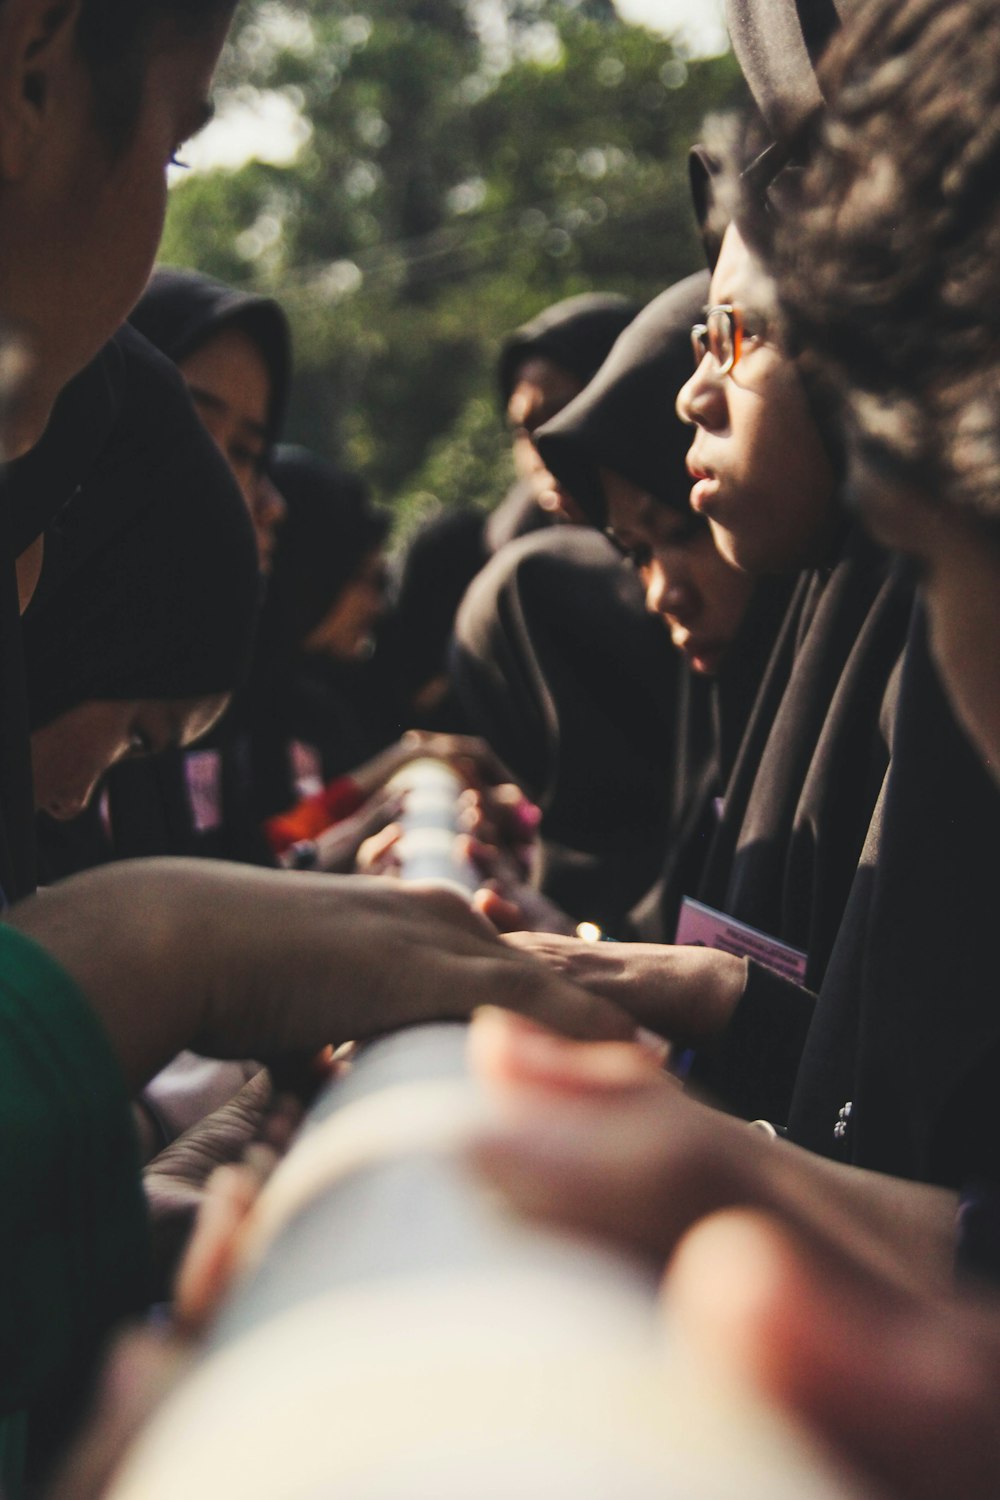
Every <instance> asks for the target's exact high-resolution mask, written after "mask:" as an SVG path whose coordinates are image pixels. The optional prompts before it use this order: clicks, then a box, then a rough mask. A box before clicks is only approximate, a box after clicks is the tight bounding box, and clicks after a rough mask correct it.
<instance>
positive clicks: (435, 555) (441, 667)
mask: <svg viewBox="0 0 1000 1500" xmlns="http://www.w3.org/2000/svg"><path fill="white" fill-rule="evenodd" d="M536 508H537V507H536ZM539 513H540V514H541V512H539ZM484 526H485V517H484V516H483V514H482V512H481V511H478V510H472V509H456V510H449V511H444V512H443V513H442V514H441V515H437V516H433V517H432V518H431V519H430V520H429V521H426V522H425V523H424V524H423V525H422V526H421V527H420V528H419V530H418V531H417V532H416V534H415V535H414V537H413V538H412V540H411V541H410V543H409V545H408V546H407V548H406V552H405V554H404V556H403V560H402V566H401V569H400V578H399V587H398V590H397V593H396V598H395V601H394V603H393V605H392V607H391V609H390V610H389V611H388V612H387V614H386V616H385V619H384V620H383V621H382V622H381V624H380V626H379V630H378V644H377V647H376V651H375V658H374V661H373V663H372V666H373V669H374V672H375V674H376V676H377V677H378V679H379V681H380V682H381V684H382V685H383V687H384V690H385V692H386V693H387V694H388V695H390V696H391V697H392V698H393V700H394V701H395V702H396V703H397V704H398V712H399V713H400V714H401V715H402V717H403V718H405V719H406V720H408V727H410V728H414V729H441V730H450V731H456V730H459V729H461V728H463V727H464V719H463V718H462V717H461V712H460V709H459V707H458V705H457V704H456V703H454V702H453V701H452V694H451V692H450V690H449V691H447V692H446V693H445V697H444V699H443V700H442V701H441V702H439V703H435V705H434V707H433V709H432V710H428V711H423V710H422V709H421V707H420V699H421V690H422V689H424V688H426V687H427V685H428V684H429V683H431V682H433V681H434V680H435V679H438V678H442V677H446V676H447V673H448V650H449V646H450V643H451V637H452V632H453V630H454V628H455V616H456V614H457V613H458V607H459V605H460V604H461V602H462V599H463V597H464V595H465V591H466V589H467V588H468V587H469V584H470V583H471V582H472V580H473V578H475V576H476V574H477V573H478V572H479V570H480V568H481V567H482V566H483V564H484V563H485V562H486V560H487V556H488V554H487V550H486V542H485V537H484Z"/></svg>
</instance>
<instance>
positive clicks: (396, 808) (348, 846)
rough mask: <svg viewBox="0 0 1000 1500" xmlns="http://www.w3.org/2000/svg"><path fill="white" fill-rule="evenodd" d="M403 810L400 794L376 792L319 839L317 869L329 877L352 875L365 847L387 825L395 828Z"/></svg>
mask: <svg viewBox="0 0 1000 1500" xmlns="http://www.w3.org/2000/svg"><path fill="white" fill-rule="evenodd" d="M401 807H402V798H401V796H400V794H399V793H398V792H388V791H386V790H385V788H384V787H383V788H382V789H381V790H379V791H377V792H374V793H373V794H372V796H371V797H369V799H368V801H367V802H366V803H365V805H364V807H362V808H359V810H358V811H357V812H356V813H354V814H353V815H352V816H351V817H349V818H344V819H342V820H341V822H339V823H334V824H333V826H332V827H331V828H327V829H326V830H325V831H324V832H323V833H321V834H320V835H319V836H318V838H317V839H316V865H317V868H318V869H320V870H324V871H325V872H326V873H327V874H329V875H349V874H351V873H352V872H353V870H354V869H355V866H356V862H357V858H358V851H359V850H360V848H361V846H362V845H363V844H364V843H365V841H366V840H367V839H370V838H371V837H372V836H373V835H375V834H378V833H381V832H382V830H383V829H385V828H386V827H387V826H392V827H394V826H395V819H396V818H398V816H399V813H400V810H401Z"/></svg>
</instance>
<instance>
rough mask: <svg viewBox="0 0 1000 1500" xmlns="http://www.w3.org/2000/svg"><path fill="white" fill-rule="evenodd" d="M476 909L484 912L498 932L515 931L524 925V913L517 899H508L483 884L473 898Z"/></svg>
mask: <svg viewBox="0 0 1000 1500" xmlns="http://www.w3.org/2000/svg"><path fill="white" fill-rule="evenodd" d="M472 902H473V906H474V907H475V909H476V911H480V912H482V914H483V916H484V917H485V918H486V920H487V921H488V922H489V923H490V924H491V926H493V927H495V928H496V930H497V932H502V933H506V932H513V931H514V930H515V929H516V928H518V927H521V926H523V923H524V915H523V913H522V911H521V908H520V907H519V906H518V904H517V902H516V901H507V900H505V899H504V897H503V896H501V895H500V893H499V892H498V891H494V890H491V889H490V887H489V886H482V887H481V888H480V889H479V890H478V891H477V892H476V894H475V895H474V896H473V898H472Z"/></svg>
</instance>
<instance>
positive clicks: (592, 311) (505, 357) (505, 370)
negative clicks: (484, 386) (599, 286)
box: [498, 292, 639, 409]
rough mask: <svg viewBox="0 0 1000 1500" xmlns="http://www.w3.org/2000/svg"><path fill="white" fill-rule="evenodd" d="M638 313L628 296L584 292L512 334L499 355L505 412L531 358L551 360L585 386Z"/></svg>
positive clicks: (549, 310) (501, 389) (541, 313)
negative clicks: (522, 368)
mask: <svg viewBox="0 0 1000 1500" xmlns="http://www.w3.org/2000/svg"><path fill="white" fill-rule="evenodd" d="M638 311H639V306H638V303H635V302H631V301H629V299H628V298H627V297H619V296H616V295H614V294H613V293H606V292H583V293H582V294H581V295H580V296H578V297H567V298H566V300H565V301H564V302H557V303H556V304H555V305H554V306H553V307H547V308H546V309H545V311H544V312H540V313H539V314H538V316H537V317H535V318H532V319H531V321H530V322H529V323H525V324H524V325H523V326H522V327H521V328H518V329H517V330H516V332H514V333H512V334H511V335H510V337H509V338H508V339H507V340H506V341H505V342H504V345H503V348H502V349H501V351H500V366H499V372H498V373H499V379H500V396H501V400H502V402H503V406H504V408H505V409H506V406H507V403H508V401H509V400H510V397H511V393H512V391H513V389H514V386H515V384H516V383H517V372H518V370H519V369H520V368H521V366H522V365H523V364H524V363H525V362H526V361H527V360H529V359H534V358H540V359H550V360H551V361H552V363H553V364H555V365H558V366H559V368H560V369H561V370H565V371H566V373H567V374H568V375H575V376H576V378H577V380H578V381H579V382H580V384H581V385H586V384H587V382H588V381H589V380H591V379H592V378H593V376H594V375H595V374H596V373H597V371H598V370H599V369H600V367H601V365H602V364H603V363H604V360H605V359H606V358H607V355H608V351H609V350H610V349H611V346H612V344H613V343H614V342H615V339H616V338H617V337H618V335H619V334H620V333H621V332H622V330H623V329H624V328H627V327H628V325H629V323H631V321H632V319H633V318H634V317H635V315H636V313H637V312H638Z"/></svg>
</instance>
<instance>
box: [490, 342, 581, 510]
mask: <svg viewBox="0 0 1000 1500" xmlns="http://www.w3.org/2000/svg"><path fill="white" fill-rule="evenodd" d="M582 389H583V387H582V385H581V384H580V382H579V380H577V378H576V376H575V375H571V374H570V373H569V372H568V371H567V370H563V369H562V368H561V367H560V366H559V365H557V364H554V363H553V361H552V360H551V359H545V358H543V357H542V356H540V355H535V356H532V357H531V358H530V359H527V360H525V362H524V364H522V365H521V366H520V367H519V368H518V371H517V379H516V381H515V384H514V389H513V390H512V391H511V393H510V400H509V401H508V403H507V422H508V425H509V427H510V430H511V434H512V436H513V442H514V468H515V470H516V471H517V477H518V478H519V479H524V480H527V481H528V482H529V484H530V485H531V489H532V493H533V494H534V497H535V503H536V504H537V505H538V506H540V507H541V509H542V510H547V511H550V512H551V513H552V514H553V515H560V516H562V518H563V520H566V521H574V522H580V521H582V520H583V513H582V512H581V511H580V509H579V507H578V506H577V504H576V502H575V501H574V500H573V499H572V497H571V496H570V495H568V494H567V493H566V491H565V490H564V489H562V488H561V487H560V485H559V484H558V482H557V481H556V480H555V479H554V478H553V476H552V475H551V474H550V473H549V471H548V469H547V468H546V467H545V464H544V463H543V461H542V457H541V454H540V453H539V452H538V449H537V448H536V447H535V445H534V443H533V442H532V437H533V434H534V433H535V432H537V431H538V429H539V427H542V426H544V424H545V423H546V422H547V421H548V420H549V419H550V417H554V416H555V415H556V414H557V413H558V412H561V411H562V409H563V407H564V406H568V405H569V403H570V402H571V401H572V400H573V397H574V396H578V395H579V394H580V392H581V391H582Z"/></svg>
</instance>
